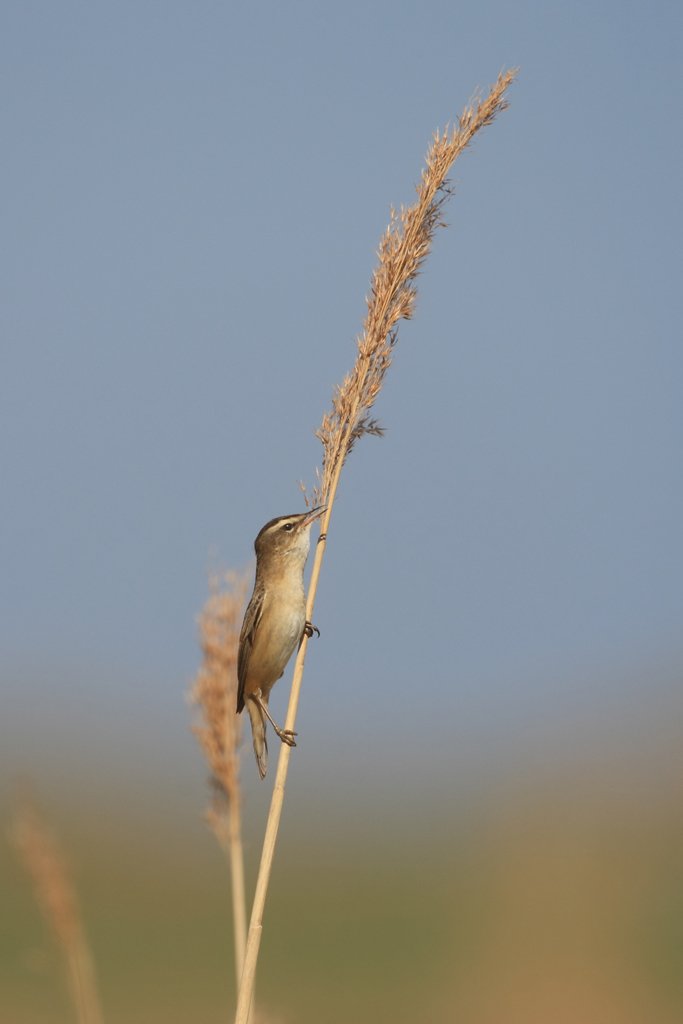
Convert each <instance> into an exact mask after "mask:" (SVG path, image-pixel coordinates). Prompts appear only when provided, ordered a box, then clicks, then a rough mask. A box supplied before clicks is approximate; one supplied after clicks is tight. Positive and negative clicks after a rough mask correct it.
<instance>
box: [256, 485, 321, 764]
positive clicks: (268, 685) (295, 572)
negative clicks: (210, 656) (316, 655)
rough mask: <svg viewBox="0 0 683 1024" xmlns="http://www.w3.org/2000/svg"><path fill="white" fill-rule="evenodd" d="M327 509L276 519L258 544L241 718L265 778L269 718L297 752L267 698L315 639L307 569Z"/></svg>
mask: <svg viewBox="0 0 683 1024" xmlns="http://www.w3.org/2000/svg"><path fill="white" fill-rule="evenodd" d="M326 508H327V506H326V505H320V506H318V508H314V509H311V511H310V512H301V513H299V514H298V515H292V516H280V517H279V518H278V519H271V520H270V522H269V523H266V525H265V526H264V527H263V529H262V530H261V531H260V532H259V534H258V536H257V538H256V540H255V541H254V549H255V551H256V580H255V582H254V593H253V594H252V595H251V600H250V602H249V604H248V606H247V610H246V612H245V615H244V622H243V623H242V632H241V633H240V647H239V654H238V658H237V679H238V683H239V686H238V690H237V713H238V714H239V713H240V711H241V710H242V708H243V707H244V706H245V704H246V708H247V711H248V712H249V718H250V719H251V732H252V735H253V738H254V753H255V754H256V763H257V765H258V770H259V773H260V775H261V778H264V777H265V774H266V768H267V765H268V745H267V743H266V718H267V719H268V721H269V722H270V723H271V725H272V726H273V729H274V730H275V732H276V734H277V735H278V736H279V737H280V739H281V740H282V742H283V743H286V744H287V745H288V746H290V747H295V746H296V742H295V740H294V737H295V736H296V733H294V732H292V731H291V730H289V729H281V728H280V727H279V726H278V725H276V723H275V722H274V721H273V719H272V717H271V714H270V711H269V710H268V697H269V696H270V691H271V690H272V688H273V685H274V683H276V682H277V680H278V679H279V678H280V676H281V675H282V673H283V672H284V670H285V668H286V666H287V662H288V661H289V659H290V658H291V656H292V653H293V651H294V648H295V647H296V646H297V645H298V644H300V643H301V640H302V639H303V636H304V633H305V634H306V635H307V636H313V631H314V629H315V627H314V626H312V625H311V624H310V622H306V597H305V595H304V567H305V565H306V559H307V558H308V551H309V548H310V544H311V525H312V523H314V522H315V520H316V519H318V518H319V517H320V516H321V515H322V514H323V512H325V510H326ZM316 632H319V631H318V630H316Z"/></svg>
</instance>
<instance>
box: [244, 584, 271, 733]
mask: <svg viewBox="0 0 683 1024" xmlns="http://www.w3.org/2000/svg"><path fill="white" fill-rule="evenodd" d="M265 596H266V593H265V590H263V589H262V588H259V589H258V590H255V591H254V593H253V594H252V595H251V601H250V602H249V604H248V606H247V610H246V612H245V614H244V622H243V623H242V632H241V633H240V646H239V651H238V654H237V683H238V686H237V712H238V714H239V712H240V711H241V710H242V708H243V707H244V688H245V686H246V684H247V675H248V674H249V658H250V657H251V652H252V649H253V646H254V636H255V635H256V628H257V626H258V624H259V622H260V621H261V616H262V615H263V604H264V599H265Z"/></svg>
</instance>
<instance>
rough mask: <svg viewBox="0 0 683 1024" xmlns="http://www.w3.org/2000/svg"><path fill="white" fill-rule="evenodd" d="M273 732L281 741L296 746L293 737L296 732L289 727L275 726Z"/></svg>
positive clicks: (289, 745)
mask: <svg viewBox="0 0 683 1024" xmlns="http://www.w3.org/2000/svg"><path fill="white" fill-rule="evenodd" d="M275 732H276V734H277V735H278V736H279V737H280V739H281V740H282V742H283V743H286V744H287V746H288V747H295V746H296V740H295V739H294V737H295V736H296V735H297V733H295V732H293V731H292V730H291V729H278V728H277V727H276V728H275Z"/></svg>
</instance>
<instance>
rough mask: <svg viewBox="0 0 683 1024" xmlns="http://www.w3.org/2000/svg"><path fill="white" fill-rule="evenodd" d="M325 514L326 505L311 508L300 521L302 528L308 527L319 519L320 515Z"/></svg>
mask: <svg viewBox="0 0 683 1024" xmlns="http://www.w3.org/2000/svg"><path fill="white" fill-rule="evenodd" d="M325 512H327V505H318V507H317V508H312V509H311V511H310V512H308V513H307V514H306V515H305V517H304V518H303V519H302V520H301V525H302V526H310V525H311V523H314V522H315V521H316V519H319V518H320V516H321V515H323V514H324V513H325Z"/></svg>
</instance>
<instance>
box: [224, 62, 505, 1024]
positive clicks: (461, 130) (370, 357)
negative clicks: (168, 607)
mask: <svg viewBox="0 0 683 1024" xmlns="http://www.w3.org/2000/svg"><path fill="white" fill-rule="evenodd" d="M515 74H516V72H515V71H508V72H506V73H504V74H501V75H499V77H498V80H497V81H496V83H495V84H494V85H493V87H492V88H491V91H490V93H489V95H488V96H487V98H486V99H485V100H483V101H482V102H480V103H477V104H476V105H474V106H468V107H467V108H466V109H465V110H464V111H463V113H462V115H461V116H460V118H459V120H458V123H457V125H456V127H455V128H454V129H453V130H452V131H450V132H448V131H446V132H444V133H443V134H439V133H437V134H436V135H435V136H434V139H433V141H432V145H431V147H430V149H429V152H428V154H427V161H426V167H425V170H424V171H423V172H422V177H421V181H420V184H419V185H418V187H417V193H418V199H417V202H416V203H415V204H414V205H413V206H411V207H409V208H408V209H406V210H402V211H401V214H400V216H396V215H395V214H393V213H392V219H391V222H390V224H389V227H388V228H387V231H386V233H385V235H384V237H383V239H382V241H381V243H380V249H379V264H378V267H377V268H376V270H375V272H374V274H373V279H372V287H371V294H370V296H369V298H368V311H367V315H366V318H365V323H364V329H363V333H362V334H361V336H360V338H359V339H358V355H357V357H356V363H355V366H354V368H353V370H352V371H351V373H350V374H349V375H348V377H346V379H345V380H344V381H343V383H342V384H341V386H340V387H339V388H337V390H336V392H335V395H334V398H333V403H332V411H331V412H330V413H327V414H326V415H325V416H324V417H323V422H322V425H321V427H320V429H319V431H318V437H319V438H320V440H321V442H322V445H323V471H322V474H321V477H320V482H319V487H318V488H317V490H316V495H315V498H316V503H321V504H322V503H326V504H327V511H326V512H325V514H324V516H323V518H322V522H321V532H320V537H319V538H318V543H317V545H316V549H315V556H314V559H313V568H312V571H311V581H310V584H309V588H308V596H307V600H306V618H307V620H308V621H309V622H312V621H313V609H314V605H315V598H316V593H317V590H318V582H319V579H320V571H321V568H322V563H323V558H324V555H325V550H326V547H327V535H328V530H329V526H330V520H331V517H332V509H333V507H334V502H335V498H336V496H337V489H338V486H339V479H340V476H341V471H342V467H343V465H344V462H345V460H346V457H347V455H348V454H349V452H350V451H351V449H352V447H353V445H354V443H355V441H356V440H358V438H359V437H361V436H363V434H381V433H382V428H381V427H379V426H378V424H377V423H376V421H375V420H372V419H370V418H369V411H370V409H371V408H372V406H373V404H374V402H375V399H376V397H377V395H378V394H379V391H380V390H381V387H382V383H383V380H384V375H385V373H386V371H387V369H388V367H389V366H390V364H391V357H392V350H393V346H394V344H395V342H396V331H397V326H398V322H399V321H400V320H402V319H408V318H410V316H411V315H412V311H413V307H414V301H415V294H416V292H415V286H414V281H415V278H416V277H417V274H418V273H419V270H420V267H421V266H422V263H423V262H424V260H425V258H426V256H427V254H428V252H429V249H430V245H431V240H432V237H433V234H434V231H435V229H436V228H437V227H438V226H439V225H441V224H442V223H443V222H442V220H441V208H442V205H443V203H444V201H445V200H446V199H447V198H448V195H449V192H448V189H447V187H446V184H447V183H446V175H447V174H448V172H449V171H450V168H451V166H452V164H453V162H454V160H455V159H456V158H457V156H459V154H460V153H461V152H462V151H463V150H464V149H465V148H466V147H467V146H468V145H469V143H470V141H471V140H472V138H473V137H474V135H475V134H476V132H478V131H479V129H480V128H483V127H484V126H486V125H488V124H491V122H492V121H493V119H494V117H495V115H496V114H497V113H499V112H500V111H501V110H504V109H505V108H506V106H507V102H506V100H505V99H504V96H505V92H506V90H507V88H508V86H509V85H510V84H511V83H512V81H513V79H514V77H515ZM307 649H308V637H307V636H305V635H304V637H303V640H302V642H301V645H300V647H299V651H298V654H297V657H296V661H295V664H294V675H293V678H292V688H291V693H290V697H289V705H288V708H287V717H286V720H285V729H291V730H293V729H294V726H295V724H296V715H297V710H298V706H299V696H300V693H301V683H302V680H303V673H304V665H305V661H306V652H307ZM290 756H291V748H290V747H289V746H288V745H287V744H285V743H283V744H282V745H281V747H280V756H279V759H278V765H277V773H276V776H275V783H274V786H273V795H272V797H271V803H270V811H269V814H268V820H267V823H266V831H265V836H264V840H263V849H262V852H261V862H260V866H259V873H258V878H257V882H256V890H255V893H254V902H253V905H252V911H251V920H250V924H249V932H248V935H247V947H246V953H245V958H244V969H243V971H242V979H241V983H240V989H239V995H238V1000H237V1013H236V1016H235V1024H248V1020H249V1013H250V1008H251V1004H252V1000H253V992H254V984H255V979H256V966H257V963H258V955H259V950H260V945H261V936H262V934H263V913H264V908H265V902H266V896H267V893H268V885H269V882H270V874H271V869H272V866H273V858H274V855H275V845H276V842H277V834H278V830H279V826H280V819H281V816H282V807H283V803H284V797H285V786H286V782H287V772H288V770H289V759H290Z"/></svg>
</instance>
